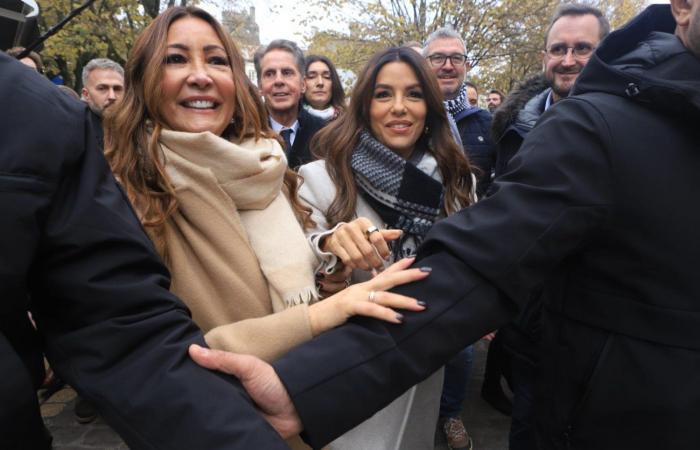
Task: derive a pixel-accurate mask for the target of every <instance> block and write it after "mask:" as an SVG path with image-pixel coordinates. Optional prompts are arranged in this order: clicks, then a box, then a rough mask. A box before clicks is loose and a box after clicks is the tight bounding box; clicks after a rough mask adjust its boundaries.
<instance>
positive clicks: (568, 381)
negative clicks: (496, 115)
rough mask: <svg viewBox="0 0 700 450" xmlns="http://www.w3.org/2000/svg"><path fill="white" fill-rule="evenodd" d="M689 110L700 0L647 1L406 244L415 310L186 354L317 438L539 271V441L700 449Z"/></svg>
mask: <svg viewBox="0 0 700 450" xmlns="http://www.w3.org/2000/svg"><path fill="white" fill-rule="evenodd" d="M674 19H675V20H674ZM674 33H675V35H674ZM698 123H700V1H698V0H693V1H690V0H671V4H670V6H669V5H652V6H650V7H648V8H647V9H646V10H645V12H643V13H642V14H640V15H639V16H638V17H636V18H635V19H634V20H633V21H632V22H630V23H629V24H628V25H626V26H625V27H624V28H622V29H620V30H617V31H615V32H613V33H611V34H610V36H609V37H608V38H607V39H606V40H605V41H604V42H603V43H602V44H601V46H600V47H599V48H598V50H597V51H596V52H595V53H594V55H593V56H592V57H591V59H590V61H589V62H588V65H587V66H586V68H585V69H584V71H583V72H582V73H581V75H580V76H579V78H578V80H577V82H576V85H575V86H574V89H573V91H572V95H571V96H570V97H568V98H566V99H563V100H561V101H559V102H558V103H557V105H555V106H554V107H553V108H551V110H549V111H547V112H546V113H545V114H543V116H542V117H541V119H540V122H539V123H538V125H537V126H536V127H535V128H534V129H533V130H532V131H531V132H530V133H529V134H528V136H527V138H526V139H525V141H524V143H523V146H522V148H521V149H520V151H519V152H518V154H516V156H515V157H514V158H513V160H512V161H511V163H510V168H509V171H508V172H507V173H506V174H504V175H503V176H501V177H500V178H499V179H496V180H495V181H494V189H493V193H492V195H491V196H489V197H488V198H486V199H485V200H483V201H481V202H479V203H477V204H476V205H474V206H472V207H470V208H467V209H465V210H463V211H461V212H460V213H458V214H456V215H454V216H451V217H449V218H447V219H445V220H444V221H442V222H440V223H438V224H437V225H435V227H433V229H432V230H431V232H430V233H429V235H428V238H427V240H426V242H425V243H424V245H423V247H422V248H421V249H420V250H419V258H418V264H420V265H421V266H431V267H432V269H433V270H432V274H431V276H430V278H429V279H427V280H426V281H423V282H419V283H416V284H414V285H409V286H405V287H402V288H400V289H397V291H399V292H401V293H403V294H408V295H411V296H413V297H416V298H419V299H421V300H424V301H427V303H428V308H427V309H426V311H424V312H423V313H421V314H420V315H408V314H407V315H406V318H405V322H404V324H403V325H401V326H391V325H389V326H385V325H383V324H380V323H378V322H376V321H370V320H367V321H364V320H359V321H357V322H355V323H352V324H346V325H345V326H343V327H340V328H338V329H336V330H335V331H332V332H330V333H327V334H325V335H323V336H321V337H320V338H318V339H316V340H315V341H312V342H310V343H307V344H305V345H302V346H300V347H299V348H297V349H296V350H294V351H292V352H291V353H289V354H288V355H286V356H285V357H283V358H282V359H280V360H279V361H277V362H276V363H275V364H274V370H273V369H272V368H271V367H270V366H267V365H265V364H264V363H262V362H260V361H257V360H254V359H252V358H246V357H235V356H233V355H228V354H212V353H211V352H201V351H198V350H197V349H192V350H191V354H192V355H193V356H194V357H195V358H197V360H198V361H199V362H200V363H202V364H204V365H206V366H213V367H219V368H222V369H226V370H229V371H232V372H234V373H237V374H239V375H240V376H242V377H243V379H244V383H245V384H246V386H247V388H248V389H250V390H251V391H252V392H253V393H254V396H255V398H256V399H257V400H258V401H259V402H261V403H262V405H263V407H264V409H265V411H266V412H267V413H268V414H271V417H270V420H271V423H273V424H275V425H276V426H277V429H278V430H280V431H282V432H288V431H289V430H294V431H299V429H300V428H302V427H303V428H304V434H303V436H304V437H305V438H306V439H307V441H308V442H310V443H312V445H314V446H320V445H323V444H324V443H326V442H328V441H330V440H331V439H332V438H333V437H334V436H336V435H338V434H339V433H341V432H342V431H343V430H345V429H348V428H350V427H352V426H353V425H354V424H356V423H358V422H359V421H361V420H362V419H363V418H365V417H367V416H368V415H370V414H372V411H374V410H376V409H377V408H379V407H381V406H383V405H384V404H386V403H387V402H389V401H390V399H391V398H393V397H395V396H397V395H398V394H400V393H401V392H403V391H404V390H405V389H406V388H407V387H408V386H410V385H411V384H412V383H415V382H416V381H417V380H419V379H421V378H423V377H425V376H427V375H428V374H429V373H431V371H432V370H435V368H437V367H439V366H440V365H441V364H444V362H445V361H446V360H447V359H449V358H450V356H451V355H452V354H454V353H455V352H457V351H459V350H460V349H462V348H463V347H464V346H465V345H466V344H467V343H469V342H473V341H475V340H476V339H478V338H479V337H481V336H482V335H484V333H486V332H487V331H488V330H491V329H495V328H498V327H499V326H500V325H502V324H503V323H505V322H506V321H508V320H509V319H510V318H512V317H513V316H514V315H515V314H516V313H517V312H518V310H519V309H520V308H521V307H522V306H523V305H524V304H525V303H526V302H527V300H528V298H529V292H530V291H531V290H532V289H534V288H536V287H537V286H540V285H542V286H543V290H544V293H543V299H544V305H545V314H544V325H543V339H542V350H541V365H542V370H541V371H540V374H541V375H540V378H539V384H540V389H539V390H538V398H537V411H538V417H537V432H538V445H539V447H540V448H542V449H585V450H588V449H641V450H647V449H649V450H651V449H659V448H665V449H674V450H678V449H680V450H685V449H688V450H690V449H697V448H700V430H698V427H697V423H698V418H699V416H700V387H698V383H697V377H696V374H697V372H698V368H699V367H700V364H699V361H700V344H699V343H700V302H699V301H698V299H700V285H699V284H698V283H697V270H696V269H695V267H696V260H697V255H698V254H700V239H698V235H697V234H698V233H697V230H698V229H700V212H698V209H697V208H694V207H693V205H692V200H693V199H695V198H697V197H698V196H700V179H699V178H698V177H697V171H698V167H700V152H699V148H698V142H700V132H699V131H698V127H697V124H698ZM670 193H673V194H670ZM357 349H362V351H357ZM277 375H279V377H280V379H281V381H282V382H283V383H284V384H282V383H280V379H277ZM358 386H361V387H362V388H361V389H359V388H358ZM261 388H262V389H261ZM285 390H286V391H287V392H288V393H289V396H290V397H287V400H289V399H290V398H291V399H292V400H293V404H292V403H291V402H290V401H287V402H285V401H283V400H284V395H285ZM276 399H277V400H276ZM329 399H334V401H329ZM338 399H342V408H338ZM283 419H284V421H283ZM285 430H287V431H285Z"/></svg>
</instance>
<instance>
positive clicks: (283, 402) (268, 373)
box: [189, 344, 302, 439]
mask: <svg viewBox="0 0 700 450" xmlns="http://www.w3.org/2000/svg"><path fill="white" fill-rule="evenodd" d="M189 351H190V356H191V357H192V359H193V360H194V361H195V362H196V363H197V364H199V365H200V366H202V367H206V368H207V369H211V370H218V371H219V372H224V373H228V374H230V375H233V376H235V377H236V378H238V379H239V380H241V383H242V384H243V387H244V388H245V390H246V391H248V395H250V397H251V398H252V399H253V401H254V402H255V403H256V404H257V405H258V408H260V410H261V411H262V413H263V417H265V420H267V421H268V422H269V423H270V425H272V427H273V428H274V429H275V430H277V432H278V433H279V434H280V436H282V437H283V438H284V439H288V438H290V437H292V436H296V435H297V434H299V433H301V430H302V424H301V419H300V418H299V415H298V414H297V411H296V408H294V404H293V403H292V400H291V399H290V398H289V394H288V393H287V390H286V389H285V388H284V385H283V384H282V382H281V381H280V379H279V377H278V376H277V373H275V370H274V369H273V368H272V366H271V365H269V364H268V363H266V362H265V361H263V360H261V359H259V358H256V357H254V356H250V355H239V354H235V353H229V352H223V351H221V350H210V349H206V348H203V347H200V346H199V345H195V344H193V345H190V349H189Z"/></svg>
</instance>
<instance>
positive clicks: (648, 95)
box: [571, 5, 700, 118]
mask: <svg viewBox="0 0 700 450" xmlns="http://www.w3.org/2000/svg"><path fill="white" fill-rule="evenodd" d="M675 28H676V22H675V20H674V18H673V16H672V14H671V8H670V6H669V5H652V6H649V7H648V8H647V9H646V10H645V11H644V12H642V13H641V14H640V15H638V16H637V17H635V18H634V19H633V20H632V21H630V22H629V23H628V24H627V25H625V26H624V27H623V28H621V29H619V30H617V31H614V32H613V33H611V34H610V35H609V36H608V37H607V38H606V39H605V40H604V41H603V43H602V44H601V45H600V47H598V50H596V52H595V53H594V54H593V56H592V57H591V60H590V61H589V62H588V64H587V65H586V67H585V68H584V70H583V71H582V72H581V75H580V76H579V78H578V79H577V81H576V85H575V86H574V88H573V91H572V93H571V95H580V94H584V93H586V92H604V93H608V94H612V95H617V96H620V97H626V98H629V99H631V100H632V101H634V102H636V103H639V104H642V105H647V106H648V107H650V108H653V109H655V110H660V111H663V112H664V113H665V114H667V115H673V116H682V117H684V118H690V117H697V116H700V59H698V58H697V57H696V56H695V55H693V54H692V53H691V52H690V51H689V50H688V49H686V48H685V47H684V46H683V44H682V42H681V41H680V39H678V37H676V36H675V35H674V34H673V33H674V31H675Z"/></svg>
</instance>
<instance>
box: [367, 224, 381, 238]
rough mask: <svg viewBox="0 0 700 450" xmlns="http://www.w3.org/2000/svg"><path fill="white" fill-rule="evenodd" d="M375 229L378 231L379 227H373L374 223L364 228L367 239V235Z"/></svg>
mask: <svg viewBox="0 0 700 450" xmlns="http://www.w3.org/2000/svg"><path fill="white" fill-rule="evenodd" d="M375 231H379V228H377V227H375V226H374V225H372V226H371V227H367V229H366V230H365V237H366V238H367V239H369V235H370V234H372V233H374V232H375Z"/></svg>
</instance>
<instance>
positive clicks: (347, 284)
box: [344, 278, 350, 288]
mask: <svg viewBox="0 0 700 450" xmlns="http://www.w3.org/2000/svg"><path fill="white" fill-rule="evenodd" d="M344 283H345V287H346V288H347V287H350V280H348V279H347V278H346V279H345V281H344Z"/></svg>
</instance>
